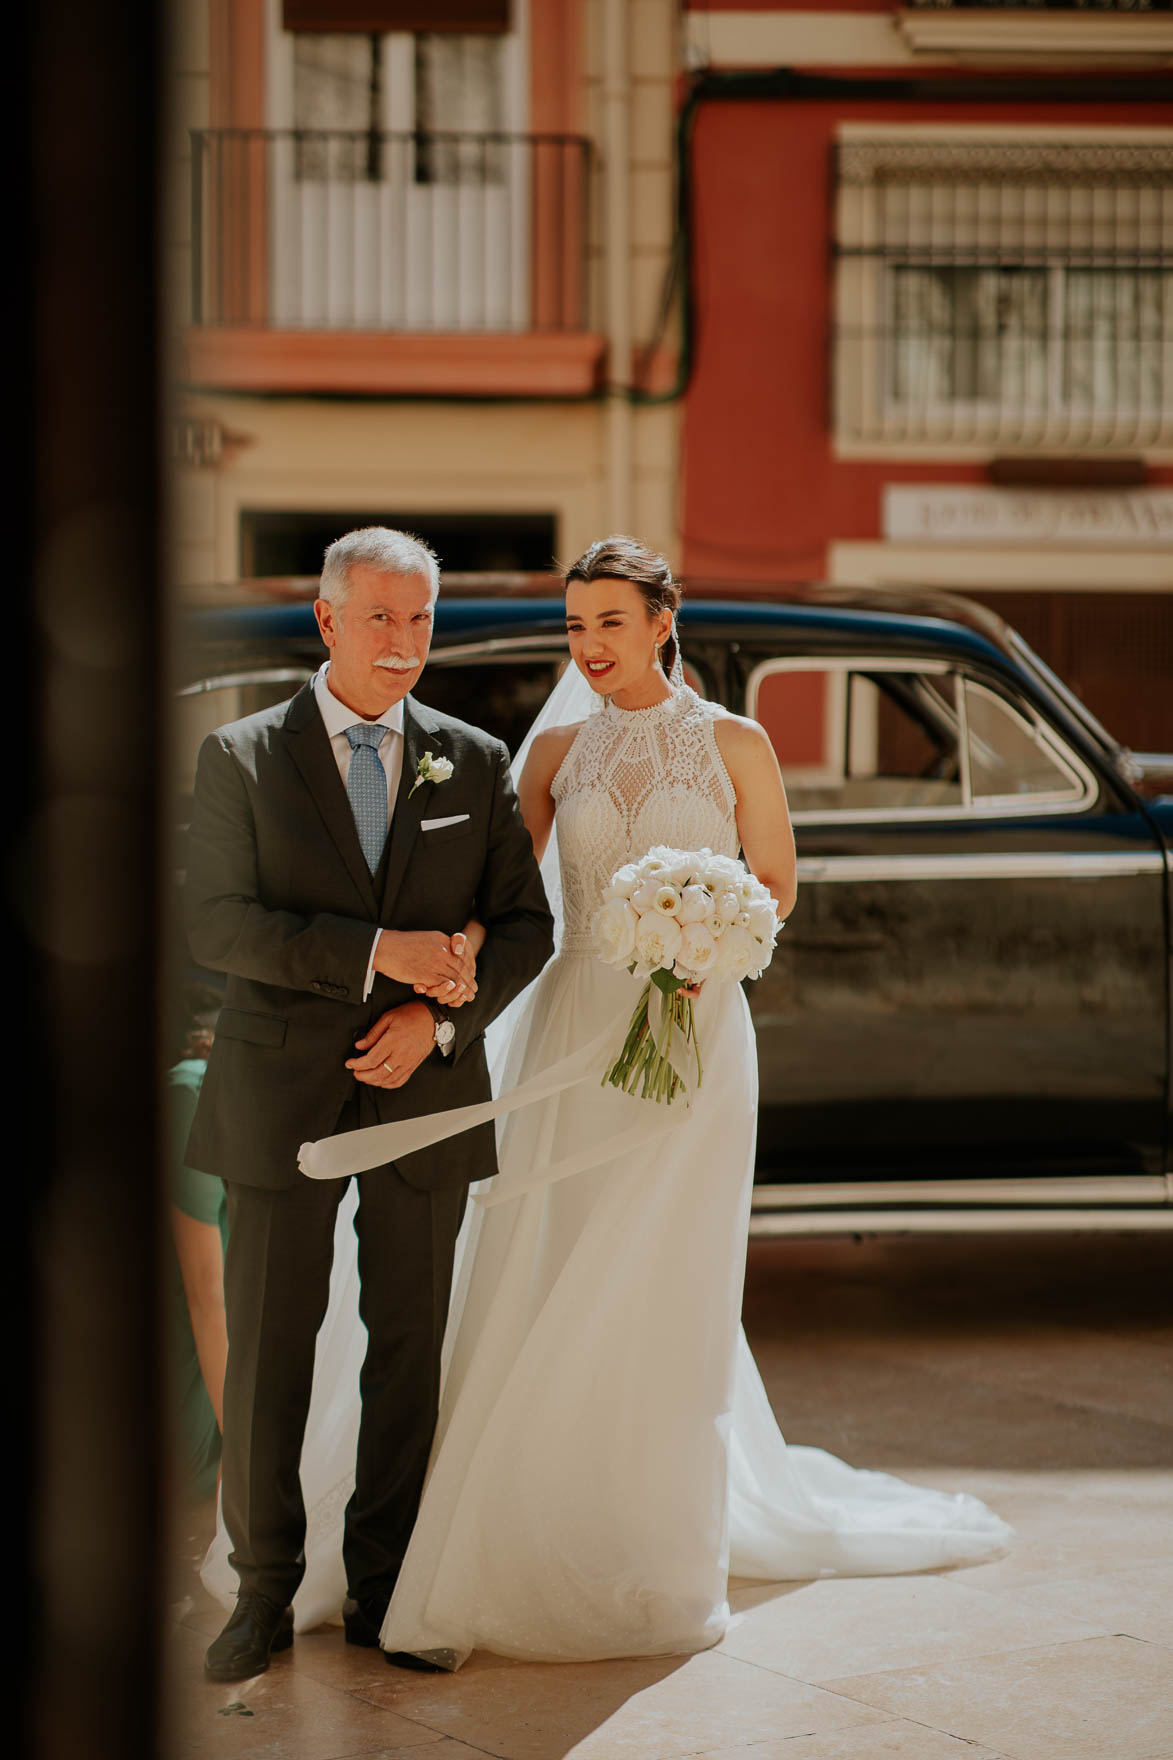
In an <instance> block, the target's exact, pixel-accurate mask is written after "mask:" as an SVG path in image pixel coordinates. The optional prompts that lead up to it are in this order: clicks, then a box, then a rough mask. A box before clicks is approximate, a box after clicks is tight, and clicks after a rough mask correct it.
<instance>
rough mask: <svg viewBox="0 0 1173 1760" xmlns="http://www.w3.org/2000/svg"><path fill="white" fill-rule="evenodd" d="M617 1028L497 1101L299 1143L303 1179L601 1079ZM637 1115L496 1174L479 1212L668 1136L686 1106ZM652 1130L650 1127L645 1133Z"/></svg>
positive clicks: (435, 1139)
mask: <svg viewBox="0 0 1173 1760" xmlns="http://www.w3.org/2000/svg"><path fill="white" fill-rule="evenodd" d="M615 1033H616V1025H615V1024H614V1023H612V1024H611V1025H610V1026H607V1027H605V1028H604V1029H603V1031H602V1032H601V1033H598V1034H596V1036H595V1037H594V1038H593V1039H591V1040H589V1041H588V1043H587V1044H586V1045H581V1046H580V1047H579V1048H578V1050H577V1051H572V1052H571V1053H570V1055H569V1056H568V1057H564V1058H562V1060H561V1061H560V1062H559V1063H554V1064H551V1065H550V1067H549V1069H544V1070H542V1071H540V1073H539V1074H538V1075H536V1076H531V1077H530V1079H529V1080H528V1081H526V1082H521V1083H519V1085H518V1086H517V1087H516V1088H514V1089H513V1090H512V1091H511V1092H510V1093H508V1094H502V1095H501V1096H500V1098H499V1099H497V1100H481V1101H478V1102H477V1103H476V1104H475V1105H473V1106H456V1107H453V1108H452V1109H451V1110H450V1111H448V1112H434V1113H428V1114H425V1115H423V1116H421V1117H419V1118H404V1119H400V1120H398V1121H397V1122H396V1123H394V1124H374V1125H366V1126H364V1127H363V1128H362V1129H361V1130H356V1131H343V1132H342V1133H341V1134H340V1135H339V1136H336V1137H321V1138H319V1140H318V1141H317V1142H316V1143H303V1144H302V1146H301V1149H300V1151H299V1153H298V1158H297V1164H298V1166H299V1168H300V1169H301V1171H302V1173H303V1174H305V1176H306V1178H307V1179H346V1178H347V1177H348V1176H349V1175H350V1174H352V1173H365V1172H366V1171H367V1170H368V1169H369V1168H372V1167H383V1166H385V1165H386V1164H387V1163H388V1162H391V1161H397V1160H398V1159H399V1158H400V1157H401V1156H403V1155H413V1154H414V1153H415V1152H416V1150H417V1149H429V1148H431V1147H432V1146H433V1145H434V1144H436V1143H443V1142H445V1141H446V1140H447V1139H448V1138H449V1137H455V1136H459V1134H460V1133H461V1131H467V1130H472V1129H473V1127H474V1126H475V1125H479V1124H489V1123H490V1122H491V1121H492V1120H493V1119H497V1118H503V1117H505V1115H506V1114H507V1113H510V1112H516V1111H517V1110H518V1109H519V1108H520V1107H522V1106H532V1105H533V1104H534V1102H535V1101H537V1100H548V1099H549V1098H550V1097H551V1096H552V1095H554V1094H560V1093H562V1092H563V1091H564V1090H565V1089H567V1088H573V1087H576V1086H577V1085H578V1083H580V1082H584V1081H586V1080H588V1079H589V1078H591V1077H594V1079H595V1080H596V1081H598V1080H601V1071H602V1069H603V1068H604V1067H605V1065H606V1064H607V1063H609V1062H610V1061H611V1058H612V1052H613V1044H614V1039H615ZM632 1104H633V1105H634V1106H638V1108H639V1113H638V1115H637V1116H636V1120H635V1122H633V1123H632V1125H631V1126H630V1128H629V1129H627V1130H624V1131H620V1132H619V1133H618V1134H616V1135H612V1136H604V1137H602V1138H600V1139H598V1140H596V1141H595V1142H593V1143H591V1144H590V1145H589V1146H588V1147H586V1148H584V1149H580V1150H578V1151H577V1152H576V1153H575V1154H573V1155H566V1156H563V1158H562V1159H561V1160H560V1161H553V1162H549V1163H547V1164H546V1165H545V1166H544V1167H531V1168H528V1169H527V1170H526V1171H525V1172H523V1173H519V1174H518V1176H517V1177H516V1178H512V1179H511V1178H509V1177H508V1176H507V1175H505V1176H499V1177H498V1179H497V1180H496V1182H495V1183H494V1185H493V1187H492V1189H491V1190H489V1191H486V1192H478V1193H476V1194H475V1202H476V1203H478V1204H480V1205H481V1206H482V1207H483V1208H484V1209H491V1208H492V1206H493V1205H494V1204H503V1203H505V1202H506V1201H507V1200H508V1199H510V1198H518V1197H521V1196H522V1195H523V1194H524V1193H526V1192H534V1191H538V1190H540V1188H541V1187H542V1186H548V1185H553V1184H554V1183H555V1181H557V1180H561V1179H567V1178H569V1177H570V1175H571V1174H574V1173H585V1172H586V1170H587V1169H588V1168H590V1167H594V1166H597V1165H598V1164H599V1163H601V1162H603V1161H611V1160H613V1159H615V1158H616V1157H617V1156H621V1155H624V1154H626V1153H627V1152H628V1151H629V1150H631V1149H635V1148H637V1147H641V1146H642V1145H643V1144H645V1143H649V1142H652V1141H654V1140H655V1139H657V1138H659V1137H662V1136H665V1135H667V1133H668V1132H669V1131H671V1130H674V1129H676V1128H677V1127H678V1126H679V1125H681V1124H682V1123H683V1122H684V1119H685V1117H686V1116H687V1114H688V1106H687V1104H685V1105H683V1106H681V1107H680V1108H679V1111H678V1112H677V1114H676V1115H675V1116H662V1117H661V1119H659V1120H657V1121H656V1122H655V1123H654V1124H653V1121H652V1120H651V1119H650V1118H649V1117H648V1114H647V1112H646V1111H645V1110H644V1108H645V1106H646V1105H647V1102H645V1101H643V1100H635V1099H633V1100H632ZM649 1126H651V1127H652V1128H650V1129H649Z"/></svg>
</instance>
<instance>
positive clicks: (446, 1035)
mask: <svg viewBox="0 0 1173 1760" xmlns="http://www.w3.org/2000/svg"><path fill="white" fill-rule="evenodd" d="M455 1037H456V1028H455V1027H454V1026H453V1025H452V1022H451V1021H437V1022H436V1044H437V1045H451V1043H452V1041H453V1039H455Z"/></svg>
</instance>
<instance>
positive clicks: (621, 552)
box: [565, 532, 682, 678]
mask: <svg viewBox="0 0 1173 1760" xmlns="http://www.w3.org/2000/svg"><path fill="white" fill-rule="evenodd" d="M574 581H630V582H631V585H632V586H633V587H636V588H637V589H638V590H639V592H640V594H641V595H642V596H643V601H644V604H645V605H646V606H647V608H648V618H649V620H650V619H651V618H653V617H656V616H658V615H659V613H660V612H661V611H670V612H671V613H672V615H673V617H675V616H676V613H677V610H678V609H679V607H680V600H681V597H682V595H681V591H680V588H679V587H678V586H677V584H676V582H675V581H674V580H673V579H672V570H671V569H670V568H669V567H668V564H667V563H666V562H665V560H664V558H663V557H662V556H660V555H659V554H658V553H657V552H656V551H655V550H649V549H648V546H647V545H646V544H641V543H640V542H639V540H638V538H627V537H624V536H623V534H622V533H620V532H614V533H612V535H611V536H610V537H609V538H599V539H598V540H597V541H596V542H595V543H593V544H592V545H591V547H590V549H589V550H585V551H584V552H583V554H582V555H581V556H580V557H579V559H578V561H577V562H572V563H571V565H570V567H569V568H568V569H567V570H566V580H565V585H566V586H568V587H569V586H570V585H571V584H572V582H574ZM676 654H677V647H676V636H675V634H674V633H673V634H672V635H670V636H669V637H668V640H667V641H666V642H665V643H664V646H663V647H662V648H661V649H660V665H661V666H662V667H663V668H664V676H665V677H666V678H671V677H672V668H673V667H674V666H675V664H676Z"/></svg>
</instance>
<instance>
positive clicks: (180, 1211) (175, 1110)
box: [167, 1057, 228, 1498]
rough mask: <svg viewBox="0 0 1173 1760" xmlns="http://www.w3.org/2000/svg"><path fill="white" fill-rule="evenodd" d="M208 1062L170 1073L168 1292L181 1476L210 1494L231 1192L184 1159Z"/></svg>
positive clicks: (185, 1063)
mask: <svg viewBox="0 0 1173 1760" xmlns="http://www.w3.org/2000/svg"><path fill="white" fill-rule="evenodd" d="M206 1068H207V1064H206V1062H205V1060H204V1059H203V1058H202V1057H185V1058H183V1059H182V1061H181V1062H179V1063H177V1064H176V1065H175V1066H174V1068H172V1069H170V1070H168V1072H167V1102H168V1113H169V1125H170V1139H169V1141H170V1150H171V1155H170V1167H169V1169H168V1173H169V1198H170V1206H171V1208H170V1216H171V1233H172V1238H173V1241H174V1245H175V1254H174V1257H173V1260H172V1265H171V1291H170V1300H171V1306H172V1322H171V1386H172V1414H173V1424H174V1431H173V1434H174V1438H175V1441H174V1448H175V1460H176V1465H177V1468H178V1477H179V1480H180V1483H181V1487H182V1490H183V1492H184V1494H185V1495H187V1496H189V1497H192V1498H203V1497H210V1496H211V1495H212V1494H213V1493H214V1492H215V1490H216V1478H217V1474H218V1471H219V1466H220V1421H219V1416H218V1414H219V1412H220V1411H221V1410H222V1405H223V1395H224V1358H225V1355H226V1352H227V1335H226V1332H225V1327H224V1278H223V1266H224V1248H225V1245H226V1243H227V1240H228V1204H227V1197H226V1194H225V1191H224V1185H223V1182H222V1181H221V1180H218V1179H215V1178H213V1177H212V1176H211V1175H210V1174H207V1173H197V1172H196V1170H195V1169H194V1168H191V1167H188V1166H186V1165H185V1163H184V1159H183V1157H184V1151H185V1149H186V1147H187V1137H188V1132H189V1130H190V1129H191V1121H192V1118H193V1117H194V1115H195V1108H196V1100H197V1099H198V1097H199V1092H200V1085H201V1083H202V1082H203V1079H204V1071H205V1070H206ZM209 1389H211V1395H210V1394H209Z"/></svg>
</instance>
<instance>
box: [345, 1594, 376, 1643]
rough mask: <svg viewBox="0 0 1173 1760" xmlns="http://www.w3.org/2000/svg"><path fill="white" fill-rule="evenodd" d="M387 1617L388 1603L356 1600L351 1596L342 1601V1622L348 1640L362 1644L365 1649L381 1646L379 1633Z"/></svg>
mask: <svg viewBox="0 0 1173 1760" xmlns="http://www.w3.org/2000/svg"><path fill="white" fill-rule="evenodd" d="M386 1617H387V1603H386V1602H385V1601H384V1602H382V1603H380V1602H377V1601H355V1600H354V1599H352V1598H351V1597H350V1596H347V1598H346V1600H345V1601H344V1602H343V1603H342V1624H343V1625H344V1626H345V1627H346V1642H347V1643H348V1644H361V1645H362V1647H363V1649H364V1650H377V1649H378V1648H379V1633H380V1631H381V1630H382V1627H383V1621H384V1620H385V1619H386Z"/></svg>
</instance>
